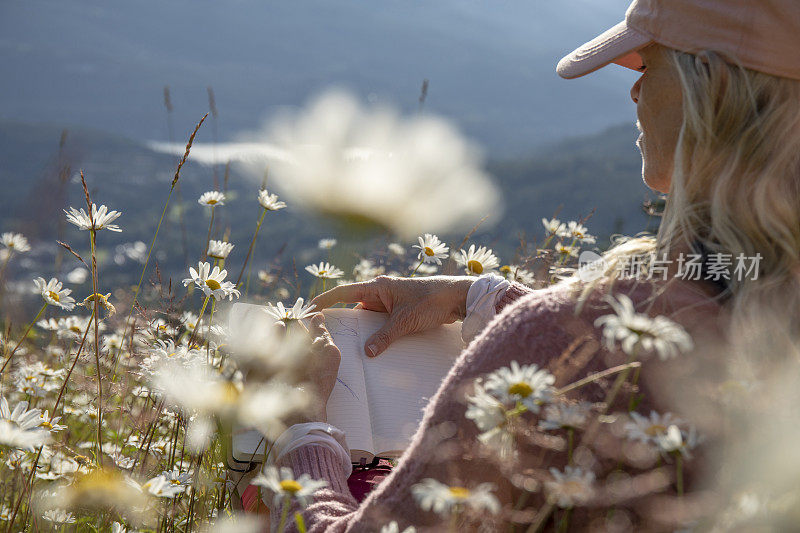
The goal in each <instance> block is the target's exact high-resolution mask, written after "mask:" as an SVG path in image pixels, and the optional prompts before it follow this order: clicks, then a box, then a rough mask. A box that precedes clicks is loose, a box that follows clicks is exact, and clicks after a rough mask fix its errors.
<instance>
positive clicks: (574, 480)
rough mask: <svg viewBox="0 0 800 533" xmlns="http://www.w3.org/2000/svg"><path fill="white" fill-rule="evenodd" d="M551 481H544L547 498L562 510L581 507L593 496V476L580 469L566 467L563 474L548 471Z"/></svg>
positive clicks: (551, 470) (553, 470)
mask: <svg viewBox="0 0 800 533" xmlns="http://www.w3.org/2000/svg"><path fill="white" fill-rule="evenodd" d="M550 473H551V474H552V475H553V479H552V480H549V481H545V483H544V487H545V490H546V491H547V496H548V498H549V499H550V501H552V502H553V503H555V504H556V505H558V506H559V507H562V508H569V507H575V506H576V505H583V504H585V503H587V502H588V501H589V500H591V499H592V497H593V496H594V474H593V473H592V472H588V471H587V472H584V471H583V470H581V469H580V468H577V467H572V466H567V467H566V468H565V469H564V472H560V471H558V470H556V469H555V468H551V469H550Z"/></svg>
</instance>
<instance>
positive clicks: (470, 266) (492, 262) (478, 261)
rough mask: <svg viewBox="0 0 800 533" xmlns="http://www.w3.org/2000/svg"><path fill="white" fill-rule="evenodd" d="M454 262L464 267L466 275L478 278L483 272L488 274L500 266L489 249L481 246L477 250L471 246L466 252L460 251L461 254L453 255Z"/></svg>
mask: <svg viewBox="0 0 800 533" xmlns="http://www.w3.org/2000/svg"><path fill="white" fill-rule="evenodd" d="M454 257H455V260H456V262H457V263H458V264H459V265H462V266H463V267H464V270H466V272H467V274H472V275H473V276H480V275H481V274H483V273H484V272H489V271H491V270H494V269H495V268H497V267H498V266H500V261H499V260H498V259H497V257H496V256H495V255H494V254H493V253H492V250H491V249H490V248H486V247H485V246H481V247H480V248H478V249H477V250H476V249H475V245H474V244H472V245H470V247H469V250H468V251H466V252H465V251H464V250H461V253H456V254H455V255H454Z"/></svg>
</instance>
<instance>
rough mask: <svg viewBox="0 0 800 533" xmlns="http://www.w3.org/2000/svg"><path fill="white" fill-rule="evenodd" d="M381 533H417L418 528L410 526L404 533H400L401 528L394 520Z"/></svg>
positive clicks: (402, 532) (401, 532)
mask: <svg viewBox="0 0 800 533" xmlns="http://www.w3.org/2000/svg"><path fill="white" fill-rule="evenodd" d="M381 533H417V528H415V527H414V526H408V527H407V528H405V529H404V530H403V531H400V526H398V525H397V522H396V521H394V520H392V521H391V522H389V523H388V524H386V525H384V526H383V527H382V528H381Z"/></svg>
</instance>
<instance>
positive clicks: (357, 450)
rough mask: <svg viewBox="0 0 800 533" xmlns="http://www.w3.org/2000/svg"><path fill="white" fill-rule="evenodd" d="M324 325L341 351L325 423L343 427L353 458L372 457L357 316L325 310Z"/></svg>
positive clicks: (370, 458) (372, 449)
mask: <svg viewBox="0 0 800 533" xmlns="http://www.w3.org/2000/svg"><path fill="white" fill-rule="evenodd" d="M323 314H324V315H325V327H327V328H328V331H329V332H330V334H331V337H333V342H334V344H336V346H337V347H338V348H339V351H340V352H341V353H342V361H341V363H339V375H338V376H337V378H336V385H334V387H333V391H332V392H331V397H330V399H329V400H328V423H329V424H331V425H333V426H336V427H337V428H339V429H341V430H342V431H344V434H345V439H346V440H347V446H348V447H349V448H350V454H351V456H352V459H353V461H354V462H359V460H360V459H361V458H362V457H363V458H365V459H366V461H367V462H370V461H372V456H373V454H374V453H375V447H374V442H373V440H372V427H371V424H370V417H369V407H368V401H367V388H366V383H365V379H364V370H363V367H362V363H361V356H360V353H359V352H360V351H363V348H362V347H361V341H360V337H359V322H358V319H356V318H354V317H352V316H340V315H337V314H336V313H330V312H329V310H326V311H325V312H324V313H323Z"/></svg>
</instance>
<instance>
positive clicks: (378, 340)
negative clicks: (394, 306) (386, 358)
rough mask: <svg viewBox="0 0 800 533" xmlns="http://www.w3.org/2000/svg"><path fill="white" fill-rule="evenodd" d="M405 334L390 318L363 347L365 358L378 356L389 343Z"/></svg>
mask: <svg viewBox="0 0 800 533" xmlns="http://www.w3.org/2000/svg"><path fill="white" fill-rule="evenodd" d="M405 334H406V332H405V331H403V330H402V328H401V326H400V324H399V322H398V321H397V320H396V319H392V318H390V319H389V320H388V321H387V322H386V324H384V325H383V327H382V328H381V329H379V330H378V331H376V332H375V333H374V334H373V335H372V336H371V337H370V338H369V339H367V344H366V345H365V346H364V351H365V352H366V354H367V357H376V356H378V355H379V354H381V353H382V352H383V351H384V350H386V348H388V347H389V345H390V344H391V343H393V342H394V341H396V340H397V339H398V338H400V337H402V336H403V335H405Z"/></svg>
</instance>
